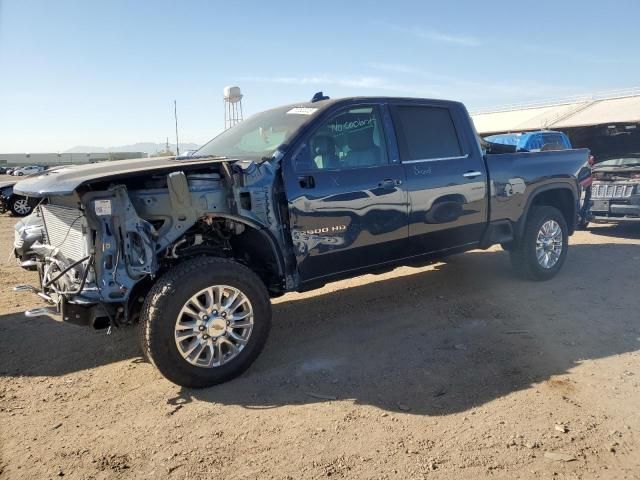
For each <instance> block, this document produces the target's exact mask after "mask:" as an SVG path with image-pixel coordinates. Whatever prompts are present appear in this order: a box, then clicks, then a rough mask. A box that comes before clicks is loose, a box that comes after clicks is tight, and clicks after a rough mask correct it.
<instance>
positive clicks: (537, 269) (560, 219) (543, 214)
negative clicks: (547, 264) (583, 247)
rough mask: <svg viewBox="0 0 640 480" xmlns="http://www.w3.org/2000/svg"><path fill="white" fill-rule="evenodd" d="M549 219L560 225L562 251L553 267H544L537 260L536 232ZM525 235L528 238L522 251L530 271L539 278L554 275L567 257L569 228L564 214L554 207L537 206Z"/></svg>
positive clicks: (547, 277) (546, 278)
mask: <svg viewBox="0 0 640 480" xmlns="http://www.w3.org/2000/svg"><path fill="white" fill-rule="evenodd" d="M549 220H554V221H556V222H557V223H558V225H560V229H561V230H562V252H561V253H560V258H559V259H558V261H557V262H556V264H555V265H554V266H553V267H551V268H544V267H543V266H542V265H540V263H539V262H538V257H537V255H536V240H537V237H538V233H539V232H540V228H541V227H542V225H544V223H545V222H547V221H549ZM527 236H528V238H527V239H526V241H525V245H526V251H525V252H523V253H524V254H525V255H526V261H527V263H528V264H529V268H530V270H531V273H532V274H533V276H534V277H535V278H537V279H539V280H548V279H550V278H552V277H554V276H555V275H556V274H557V273H558V272H559V271H560V269H562V266H563V265H564V262H565V260H566V258H567V250H568V247H569V229H568V227H567V222H566V221H565V219H564V216H563V215H562V213H561V212H560V211H559V210H558V209H556V208H554V207H538V208H537V209H536V212H535V213H534V215H533V218H532V222H531V224H530V226H529V228H528V229H527Z"/></svg>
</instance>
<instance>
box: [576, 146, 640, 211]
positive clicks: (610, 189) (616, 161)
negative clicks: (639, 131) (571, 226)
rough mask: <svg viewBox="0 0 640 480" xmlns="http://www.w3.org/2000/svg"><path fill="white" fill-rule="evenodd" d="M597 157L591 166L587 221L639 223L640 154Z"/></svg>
mask: <svg viewBox="0 0 640 480" xmlns="http://www.w3.org/2000/svg"><path fill="white" fill-rule="evenodd" d="M598 160H599V161H598V163H596V164H595V165H594V166H593V167H592V177H593V182H592V184H591V197H590V200H589V215H588V221H589V222H595V223H621V222H640V153H628V154H626V155H623V156H618V155H615V156H614V158H608V159H606V160H601V159H598Z"/></svg>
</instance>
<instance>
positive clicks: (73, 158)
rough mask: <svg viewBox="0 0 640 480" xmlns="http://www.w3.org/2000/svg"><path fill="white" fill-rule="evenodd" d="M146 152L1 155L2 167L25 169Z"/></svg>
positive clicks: (127, 156) (143, 153)
mask: <svg viewBox="0 0 640 480" xmlns="http://www.w3.org/2000/svg"><path fill="white" fill-rule="evenodd" d="M147 156H148V155H147V154H146V153H145V152H108V153H104V152H98V153H96V152H94V153H91V152H89V153H0V166H3V167H23V166H27V165H43V166H55V165H72V164H81V163H95V162H105V161H109V160H126V159H128V158H144V157H147Z"/></svg>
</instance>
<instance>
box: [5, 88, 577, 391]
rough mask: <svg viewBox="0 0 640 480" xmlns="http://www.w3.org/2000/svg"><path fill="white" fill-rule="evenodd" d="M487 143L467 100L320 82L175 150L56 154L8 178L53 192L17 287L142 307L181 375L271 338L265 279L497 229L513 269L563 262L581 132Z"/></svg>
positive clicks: (245, 361)
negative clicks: (328, 87)
mask: <svg viewBox="0 0 640 480" xmlns="http://www.w3.org/2000/svg"><path fill="white" fill-rule="evenodd" d="M316 98H318V97H316ZM319 98H323V97H322V96H320V97H319ZM492 151H493V146H492V144H490V143H486V142H485V143H483V149H481V143H480V141H479V139H478V137H477V136H476V133H475V129H474V127H473V124H472V123H471V119H470V118H469V115H468V113H467V110H466V109H465V107H464V106H463V105H462V104H461V103H457V102H450V101H436V100H422V99H403V98H347V99H340V100H329V99H323V100H320V101H316V102H309V103H302V104H296V105H289V106H285V107H280V108H275V109H273V110H269V111H266V112H263V113H259V114H257V115H255V116H253V117H251V118H250V119H247V120H245V121H244V122H242V123H240V124H238V125H237V126H235V127H233V128H231V129H229V130H227V131H225V132H223V133H222V134H220V135H219V136H217V137H216V138H214V139H213V140H211V141H210V142H209V143H207V144H206V145H205V146H203V147H202V148H201V149H200V150H198V151H197V152H196V153H195V154H193V155H191V156H189V157H188V158H185V159H183V160H176V159H175V158H173V157H169V158H149V159H134V160H130V161H128V162H114V163H109V164H106V165H100V164H98V165H82V166H77V167H72V168H67V169H65V170H60V171H58V172H54V173H48V172H47V173H44V174H42V175H39V176H37V177H33V178H30V179H27V180H25V181H22V182H20V183H19V184H18V185H17V186H16V191H18V192H19V193H20V194H22V195H29V196H37V197H43V198H45V199H46V200H45V201H44V202H43V203H42V204H41V205H40V206H39V207H38V212H39V214H40V215H41V217H42V221H43V223H44V226H45V230H46V235H45V237H46V243H44V244H39V243H35V244H33V245H32V250H33V251H34V252H36V254H37V262H38V271H39V272H40V280H41V285H42V287H40V288H36V287H33V286H28V285H22V286H18V287H16V288H17V290H19V291H27V290H29V291H33V292H36V293H38V294H39V295H40V296H42V297H43V298H46V299H47V300H48V301H49V302H51V303H52V304H54V305H56V308H55V309H54V310H47V309H35V310H31V311H28V312H26V314H27V316H36V315H43V314H48V313H56V312H60V314H61V316H62V319H63V320H64V321H67V322H73V323H80V324H84V325H92V326H94V327H106V326H110V327H116V326H119V325H123V324H129V323H134V322H136V321H138V320H139V323H140V329H139V332H140V341H141V347H142V349H143V351H144V354H145V356H146V357H147V358H149V359H150V360H151V361H152V362H153V364H154V365H155V366H156V367H157V368H158V369H159V370H160V371H161V372H162V374H163V375H164V376H165V377H166V378H168V379H169V380H171V381H172V382H175V383H177V384H179V385H183V386H187V387H206V386H210V385H214V384H218V383H221V382H225V381H227V380H230V379H232V378H234V377H236V376H237V375H239V374H240V373H242V372H243V371H244V370H245V369H247V368H248V367H249V365H250V364H251V363H252V362H253V361H254V360H255V358H256V357H257V356H258V354H259V353H260V351H261V350H262V347H263V346H264V344H265V341H266V339H267V335H268V332H269V328H270V322H271V309H270V301H269V298H270V297H276V296H280V295H282V294H284V293H286V292H291V291H305V290H309V289H313V288H317V287H320V286H322V285H324V284H325V283H327V282H330V281H333V280H337V279H341V278H347V277H353V276H356V275H360V274H364V273H369V272H380V271H384V270H389V269H391V268H394V267H395V266H397V265H406V264H412V265H415V264H424V263H426V262H429V261H433V260H434V259H438V258H442V257H444V256H449V255H451V254H454V253H461V252H464V251H467V250H471V249H476V248H488V247H489V246H491V245H494V244H502V245H503V247H504V248H505V249H507V250H509V252H510V255H511V260H512V263H513V265H514V267H515V269H516V271H517V272H518V273H520V274H522V275H524V276H526V277H528V278H532V279H535V280H547V279H550V278H552V277H553V276H555V275H556V274H557V273H558V271H559V270H560V269H561V268H562V265H563V264H564V262H565V259H566V255H567V249H568V237H569V235H571V234H572V233H573V232H574V228H575V224H576V214H577V204H578V193H579V189H578V183H577V178H576V176H577V173H578V172H579V170H580V169H581V168H582V167H583V166H584V165H585V164H586V162H587V157H588V154H589V152H588V150H568V151H561V152H559V151H550V152H540V153H511V154H499V155H497V154H492V153H491V152H492Z"/></svg>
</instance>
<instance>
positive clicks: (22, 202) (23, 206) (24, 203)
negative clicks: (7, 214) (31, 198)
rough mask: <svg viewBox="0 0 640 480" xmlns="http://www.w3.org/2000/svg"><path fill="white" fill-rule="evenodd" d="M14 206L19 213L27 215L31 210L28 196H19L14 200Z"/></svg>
mask: <svg viewBox="0 0 640 480" xmlns="http://www.w3.org/2000/svg"><path fill="white" fill-rule="evenodd" d="M13 208H14V210H15V211H16V213H17V214H19V215H26V214H28V213H29V212H30V211H31V206H30V205H29V202H28V200H27V199H26V198H19V199H18V200H16V201H15V202H13Z"/></svg>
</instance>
